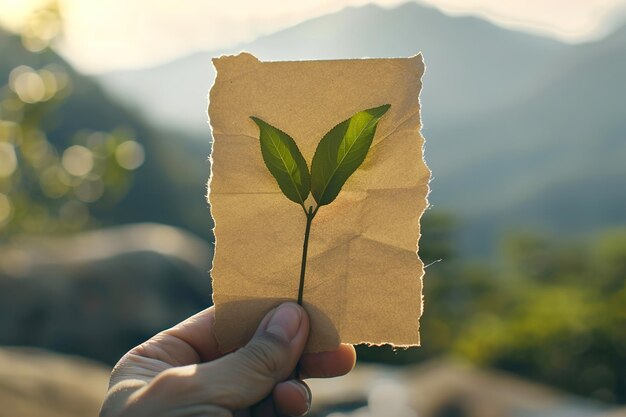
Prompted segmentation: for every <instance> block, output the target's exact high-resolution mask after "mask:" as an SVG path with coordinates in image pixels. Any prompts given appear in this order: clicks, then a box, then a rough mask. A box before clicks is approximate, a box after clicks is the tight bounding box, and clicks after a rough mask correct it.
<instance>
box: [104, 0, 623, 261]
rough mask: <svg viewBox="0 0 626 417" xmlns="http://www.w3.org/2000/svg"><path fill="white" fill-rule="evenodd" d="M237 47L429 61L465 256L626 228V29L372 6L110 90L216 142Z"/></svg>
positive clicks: (434, 146)
mask: <svg viewBox="0 0 626 417" xmlns="http://www.w3.org/2000/svg"><path fill="white" fill-rule="evenodd" d="M240 50H247V51H250V52H252V53H254V54H255V55H257V56H258V57H259V58H261V59H265V60H285V59H287V60H294V59H333V58H357V57H364V56H369V57H385V56H409V55H413V54H415V53H417V52H419V51H421V52H422V53H423V55H424V59H425V62H426V66H427V72H426V75H425V77H424V90H423V93H422V105H423V113H422V117H423V123H424V128H423V133H424V136H425V137H426V139H427V143H426V157H427V161H428V163H429V166H430V168H431V169H432V171H433V175H434V181H433V182H432V188H433V191H432V193H431V195H430V201H431V203H432V204H433V205H434V207H435V208H436V209H443V210H448V211H451V212H453V213H455V214H456V215H457V216H458V217H460V219H461V224H462V225H464V229H463V230H461V238H462V239H463V241H464V242H465V251H466V253H475V254H476V253H480V254H485V253H489V252H490V251H491V250H492V249H493V247H494V243H495V242H496V240H497V239H498V238H499V237H500V236H501V235H503V234H505V233H507V232H508V231H510V230H517V229H524V228H533V229H537V230H540V231H544V232H546V233H567V234H570V235H575V234H577V233H582V232H589V231H595V230H598V229H602V228H606V227H610V226H611V225H615V224H623V223H624V222H626V216H625V214H624V213H626V210H625V209H626V192H625V191H626V190H624V184H625V183H626V182H625V181H624V180H623V179H622V178H625V177H626V164H624V162H623V161H625V160H626V159H625V158H626V148H625V146H626V141H624V139H625V136H626V126H625V124H626V117H624V109H626V102H625V99H624V97H626V94H624V93H625V91H624V88H625V87H626V83H625V82H624V80H623V74H624V73H626V67H625V65H626V63H625V60H626V53H625V52H626V28H622V29H620V30H618V31H616V32H615V33H614V34H613V35H611V36H609V37H607V38H605V39H601V40H599V41H596V42H591V43H587V44H580V45H569V44H565V43H562V42H558V41H555V40H552V39H548V38H543V37H540V36H535V35H531V34H528V33H522V32H515V31H511V30H507V29H503V28H501V27H497V26H495V25H493V24H490V23H488V22H486V21H484V20H481V19H479V18H475V17H451V16H447V15H445V14H443V13H441V12H439V11H437V10H435V9H432V8H428V7H425V6H421V5H418V4H415V3H407V4H405V5H402V6H400V7H397V8H393V9H383V8H380V7H377V6H371V5H370V6H364V7H360V8H347V9H344V10H343V11H341V12H338V13H335V14H332V15H327V16H322V17H319V18H316V19H312V20H310V21H307V22H304V23H302V24H299V25H296V26H294V27H292V28H289V29H286V30H283V31H280V32H277V33H275V34H272V35H269V36H265V37H262V38H260V39H258V40H256V41H254V42H251V43H247V44H243V45H240V46H238V47H236V48H231V49H228V50H221V51H214V52H207V53H198V54H195V55H192V56H189V57H186V58H183V59H180V60H177V61H174V62H171V63H168V64H165V65H162V66H160V67H157V68H151V69H146V70H140V71H128V72H118V73H113V74H107V75H103V76H101V77H99V79H100V81H101V82H102V83H103V85H104V86H105V87H106V88H107V89H108V90H109V91H111V92H112V93H113V94H115V95H117V96H118V97H123V98H125V99H126V100H129V101H131V102H133V103H134V105H135V106H137V107H141V108H142V109H143V111H144V112H145V114H146V115H147V116H149V117H151V119H153V120H159V121H161V122H165V123H170V124H172V125H176V126H177V127H178V128H179V129H181V131H187V130H188V131H202V132H205V133H204V134H205V135H206V132H208V129H207V127H206V95H207V91H208V88H209V86H210V84H211V82H212V79H213V76H214V72H213V68H212V65H211V62H210V58H211V57H213V56H219V55H221V54H225V53H228V54H233V53H237V52H238V51H240Z"/></svg>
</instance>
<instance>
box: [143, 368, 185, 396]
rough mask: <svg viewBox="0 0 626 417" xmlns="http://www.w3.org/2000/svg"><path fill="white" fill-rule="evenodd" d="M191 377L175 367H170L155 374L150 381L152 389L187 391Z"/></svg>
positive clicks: (158, 390) (162, 391) (159, 390)
mask: <svg viewBox="0 0 626 417" xmlns="http://www.w3.org/2000/svg"><path fill="white" fill-rule="evenodd" d="M191 382H192V379H190V378H189V377H187V376H186V375H183V374H182V373H181V372H179V369H177V368H170V369H167V370H165V371H163V372H161V373H160V374H159V375H157V376H156V377H155V378H154V379H153V380H152V382H151V383H150V388H151V390H152V391H154V392H155V393H156V392H160V393H164V392H169V393H176V392H180V391H183V392H184V391H189V390H190V388H192V387H190V384H191Z"/></svg>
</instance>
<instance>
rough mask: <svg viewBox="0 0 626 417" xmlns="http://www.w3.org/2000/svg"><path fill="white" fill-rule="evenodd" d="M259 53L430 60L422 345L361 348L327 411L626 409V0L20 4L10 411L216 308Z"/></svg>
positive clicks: (5, 274)
mask: <svg viewBox="0 0 626 417" xmlns="http://www.w3.org/2000/svg"><path fill="white" fill-rule="evenodd" d="M291 3H292V4H291ZM240 50H247V51H250V52H252V53H254V54H255V55H257V56H258V57H259V58H261V59H265V60H285V59H289V60H293V59H331V58H358V57H393V56H409V55H413V54H415V53H417V52H420V51H421V52H422V53H423V54H424V58H425V62H426V65H427V72H426V75H425V77H424V89H423V94H422V96H421V101H422V106H423V109H422V110H423V114H422V117H423V134H424V136H425V137H426V139H427V143H426V158H427V161H428V163H429V166H430V168H431V169H432V171H433V175H434V178H433V181H432V183H431V187H432V192H431V194H430V202H431V204H432V207H431V208H430V209H429V210H428V211H427V213H426V214H425V216H424V218H423V225H422V229H423V236H422V240H421V242H420V255H421V257H422V259H423V260H424V261H425V262H426V263H427V264H428V265H429V266H428V268H427V275H426V278H425V300H426V306H425V307H426V308H425V313H424V316H423V318H422V340H423V342H422V343H423V346H422V347H421V348H416V349H408V350H393V349H390V348H385V347H377V348H368V347H359V348H358V353H359V364H358V366H357V369H356V370H355V371H354V372H353V373H352V374H351V375H349V376H347V377H344V378H339V379H336V380H333V381H321V382H320V381H313V383H312V386H313V391H314V396H315V402H314V410H313V415H315V416H332V417H345V416H399V417H404V416H407V417H410V416H413V417H416V416H420V417H422V416H433V417H463V416H483V417H490V416H606V417H608V416H622V415H623V416H626V331H625V329H626V286H625V281H624V280H625V278H626V0H594V1H587V0H567V1H565V0H552V1H550V2H546V1H539V0H532V1H529V0H510V1H507V2H500V1H495V0H472V1H465V0H442V1H435V0H423V1H419V2H415V1H409V2H403V1H401V0H372V1H371V2H368V1H366V0H342V1H334V2H328V1H322V0H310V1H302V2H288V3H285V2H280V1H278V0H273V1H268V2H264V3H263V6H262V7H260V6H258V5H257V4H255V3H254V2H252V1H247V0H231V1H229V2H222V1H205V2H202V3H194V4H193V5H191V4H190V3H185V2H180V1H173V0H162V1H154V0H150V1H148V0H136V1H133V2H127V1H123V0H109V1H107V2H97V1H95V0H80V1H79V0H64V1H62V0H59V1H38V0H0V404H2V405H3V407H1V408H0V416H11V417H31V416H41V415H46V416H70V417H71V416H89V415H97V410H98V408H99V405H100V402H101V400H102V397H103V395H104V392H105V389H106V383H107V378H108V372H109V370H110V368H111V366H112V365H114V363H115V362H116V360H117V359H118V358H119V357H120V356H121V355H122V354H123V353H124V352H126V351H127V350H128V349H129V348H131V347H133V346H134V345H136V344H138V343H140V342H141V341H143V340H145V339H146V338H148V337H150V336H151V335H153V334H154V333H156V332H158V331H160V330H161V329H163V328H165V327H167V326H170V325H172V324H174V323H176V322H178V321H180V320H182V319H183V318H185V317H187V316H189V315H191V314H193V313H194V312H196V311H198V310H200V309H202V308H204V307H206V306H208V305H210V294H211V287H210V279H209V275H208V270H209V269H210V261H211V257H212V247H213V246H212V242H213V237H212V235H211V228H212V224H211V220H210V216H209V208H208V206H207V204H206V201H205V193H206V188H205V186H206V180H207V177H208V174H209V168H210V167H209V163H208V155H209V153H210V147H211V138H210V131H209V128H208V124H207V116H206V105H207V102H206V100H207V92H208V90H209V88H210V86H211V83H212V81H213V77H214V75H215V74H214V70H213V67H212V65H211V62H210V58H211V57H214V56H218V55H221V54H224V53H237V52H238V51H240ZM622 407H624V408H622Z"/></svg>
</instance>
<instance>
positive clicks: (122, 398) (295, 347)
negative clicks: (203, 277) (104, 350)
mask: <svg viewBox="0 0 626 417" xmlns="http://www.w3.org/2000/svg"><path fill="white" fill-rule="evenodd" d="M214 323H215V311H214V309H213V307H211V308H208V309H206V310H204V311H202V312H200V313H198V314H196V315H195V316H192V317H190V318H188V319H187V320H185V321H183V322H182V323H180V324H178V325H176V326H174V327H172V328H171V329H168V330H165V331H163V332H161V333H159V334H157V335H156V336H154V337H153V338H151V339H150V340H148V341H146V342H145V343H142V344H141V345H139V346H137V347H135V348H134V349H132V350H131V351H129V352H128V353H127V354H126V355H124V356H123V357H122V359H121V360H120V361H119V362H118V364H117V365H116V366H115V368H114V369H113V372H112V374H111V380H110V383H109V390H108V392H107V395H106V397H105V400H104V404H103V406H102V410H101V412H100V417H130V416H132V417H144V416H146V417H147V416H151V417H209V416H219V417H222V416H224V417H246V416H250V417H266V416H267V417H273V416H301V415H304V414H306V413H307V412H308V410H309V408H310V406H311V392H310V390H309V388H308V387H307V386H306V384H305V383H304V382H303V381H302V379H306V378H331V377H335V376H340V375H344V374H346V373H348V372H350V370H352V368H353V367H354V363H355V360H356V354H355V351H354V347H352V346H351V345H341V346H340V347H339V348H338V349H337V350H335V351H332V352H320V353H310V354H304V355H303V354H302V351H303V349H304V346H305V344H306V340H307V338H308V334H309V318H308V316H307V314H306V312H305V311H304V309H302V307H300V306H298V305H297V304H295V303H284V304H282V305H280V306H279V307H277V308H275V309H274V310H272V311H270V312H269V313H268V314H267V315H266V316H265V318H264V319H263V320H262V321H261V323H260V324H259V327H258V329H257V331H256V333H255V335H254V336H253V338H252V339H251V340H250V342H249V343H248V344H247V345H246V346H244V347H242V348H241V349H238V350H237V351H235V352H232V353H228V354H223V353H221V352H220V351H219V348H218V344H217V339H216V337H215V332H214V329H215V326H214ZM298 361H299V362H300V375H299V378H298V379H293V377H294V376H295V375H294V369H295V367H296V364H297V363H298Z"/></svg>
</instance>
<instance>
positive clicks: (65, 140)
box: [0, 29, 210, 237]
mask: <svg viewBox="0 0 626 417" xmlns="http://www.w3.org/2000/svg"><path fill="white" fill-rule="evenodd" d="M0 56H1V57H2V59H0V79H1V80H2V83H1V84H5V83H6V80H7V79H8V76H9V73H10V71H11V70H12V69H13V68H15V67H17V66H19V65H28V66H30V67H32V68H35V69H40V68H42V67H44V66H45V65H49V64H55V65H58V66H61V67H62V68H63V69H64V70H65V72H67V74H68V75H69V77H70V79H71V85H72V93H71V95H70V96H69V98H68V99H66V100H65V101H64V102H62V104H61V105H60V106H59V107H58V108H57V109H55V110H54V111H52V112H50V114H48V115H47V116H46V117H45V119H44V121H43V127H44V128H45V130H46V134H47V135H48V138H49V140H50V141H51V142H52V143H54V144H56V145H58V146H60V147H61V148H64V147H66V146H68V145H69V144H71V143H72V142H71V141H72V137H73V135H74V134H75V133H76V132H78V131H80V130H83V129H85V130H103V131H110V130H113V129H115V128H117V127H127V128H130V129H131V130H132V131H133V132H134V134H135V135H136V138H137V140H138V141H139V142H141V143H142V144H143V146H144V148H145V151H146V162H145V163H144V165H143V166H142V167H141V168H139V169H138V170H136V171H135V172H134V173H133V175H134V182H133V185H132V186H131V189H130V190H129V192H128V194H127V195H126V197H125V198H124V199H123V200H122V201H120V202H119V203H118V204H116V205H115V206H113V207H111V206H105V205H103V204H94V205H93V206H92V209H93V212H94V213H95V215H96V217H97V218H98V219H99V220H100V221H101V222H102V223H103V224H105V225H106V224H119V223H132V222H146V221H152V222H160V223H168V224H173V225H176V226H181V227H184V228H186V229H188V230H192V231H194V232H195V233H197V234H199V235H201V236H205V237H208V235H209V227H210V223H209V213H208V210H207V208H206V203H205V199H204V194H205V183H206V178H207V177H208V173H209V168H208V162H207V157H208V153H209V145H208V141H201V140H193V139H192V138H191V135H190V134H189V133H188V132H179V131H176V132H174V131H167V130H164V129H156V128H153V127H151V126H149V125H148V123H147V122H146V121H145V119H143V118H142V117H140V116H138V115H137V114H136V112H134V111H132V110H130V109H129V108H128V107H126V106H122V105H120V104H119V102H118V101H116V100H114V99H112V98H111V97H110V96H109V95H107V94H105V92H104V91H103V89H102V88H101V87H100V86H99V85H98V84H97V83H96V82H95V81H94V80H92V79H91V78H88V77H85V76H82V75H80V74H78V73H77V72H76V71H74V70H73V69H72V68H71V67H70V66H69V64H67V63H66V62H65V61H64V60H63V59H62V58H61V57H59V56H58V55H56V54H55V53H53V52H51V51H46V52H43V53H39V54H36V53H32V52H30V51H28V50H26V49H24V48H23V47H22V44H21V42H20V40H19V38H18V37H16V36H14V35H11V34H8V33H6V32H4V31H2V30H1V29H0ZM182 167H185V168H184V169H182Z"/></svg>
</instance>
